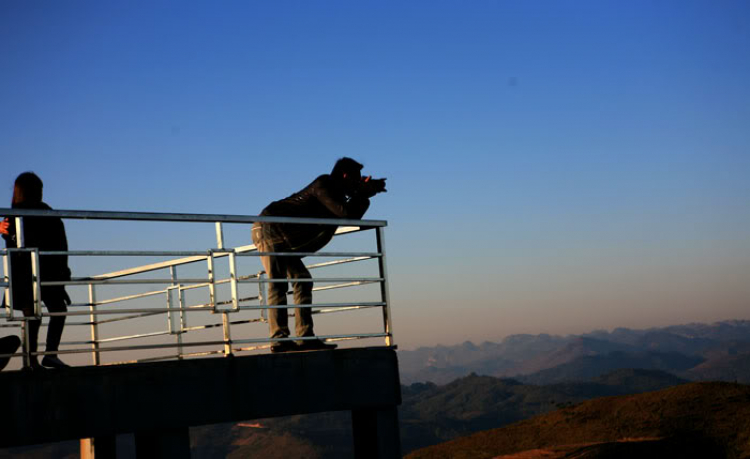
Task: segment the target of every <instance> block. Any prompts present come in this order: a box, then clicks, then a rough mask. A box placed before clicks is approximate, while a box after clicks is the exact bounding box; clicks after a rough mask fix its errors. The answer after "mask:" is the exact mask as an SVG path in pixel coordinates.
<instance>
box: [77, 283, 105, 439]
mask: <svg viewBox="0 0 750 459" xmlns="http://www.w3.org/2000/svg"><path fill="white" fill-rule="evenodd" d="M89 311H90V312H91V314H90V315H89V317H90V318H91V359H92V361H93V362H94V365H96V366H98V365H101V363H102V362H101V356H100V355H99V323H98V322H97V318H96V314H95V313H96V286H95V285H94V284H89ZM81 441H83V440H81ZM81 448H82V449H81V450H82V451H83V446H81Z"/></svg>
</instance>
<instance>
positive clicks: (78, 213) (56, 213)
mask: <svg viewBox="0 0 750 459" xmlns="http://www.w3.org/2000/svg"><path fill="white" fill-rule="evenodd" d="M0 216H4V217H59V218H69V219H78V220H138V221H157V222H158V221H160V222H203V223H216V222H222V223H255V222H266V223H300V224H305V225H335V226H360V227H363V228H378V227H384V226H388V222H387V221H386V220H349V219H341V218H299V217H264V216H260V215H231V214H180V213H172V212H115V211H104V210H44V209H11V208H8V207H0Z"/></svg>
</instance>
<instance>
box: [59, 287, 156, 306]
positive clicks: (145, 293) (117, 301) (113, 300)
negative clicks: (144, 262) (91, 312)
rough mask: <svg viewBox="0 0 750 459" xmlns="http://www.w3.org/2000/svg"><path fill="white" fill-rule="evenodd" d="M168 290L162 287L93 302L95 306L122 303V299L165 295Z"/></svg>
mask: <svg viewBox="0 0 750 459" xmlns="http://www.w3.org/2000/svg"><path fill="white" fill-rule="evenodd" d="M166 292H167V291H166V290H164V289H162V290H155V291H151V292H144V293H136V294H133V295H127V296H121V297H117V298H108V299H106V300H99V301H97V302H96V303H94V304H93V306H104V305H107V304H112V303H120V302H122V301H128V300H137V299H139V298H146V297H149V296H156V295H164V294H166ZM82 305H84V306H92V304H91V303H83V304H82ZM71 306H78V305H77V304H72V305H71Z"/></svg>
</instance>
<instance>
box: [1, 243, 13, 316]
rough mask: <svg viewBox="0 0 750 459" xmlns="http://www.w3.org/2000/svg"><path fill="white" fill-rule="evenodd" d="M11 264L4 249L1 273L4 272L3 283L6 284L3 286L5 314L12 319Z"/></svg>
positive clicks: (8, 255)
mask: <svg viewBox="0 0 750 459" xmlns="http://www.w3.org/2000/svg"><path fill="white" fill-rule="evenodd" d="M12 269H13V268H12V265H11V263H10V254H9V253H8V251H7V250H6V251H5V253H3V273H4V274H5V283H6V284H8V286H7V287H5V293H4V294H5V316H6V318H8V319H13V307H12V306H13V305H12V304H11V303H12V302H13V283H12V279H13V274H12V273H11V270H12Z"/></svg>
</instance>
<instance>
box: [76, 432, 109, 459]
mask: <svg viewBox="0 0 750 459" xmlns="http://www.w3.org/2000/svg"><path fill="white" fill-rule="evenodd" d="M116 438H117V437H116V436H115V435H102V436H99V437H95V438H82V439H81V442H80V448H81V459H115V458H116V457H117V443H116V441H117V440H116Z"/></svg>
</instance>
